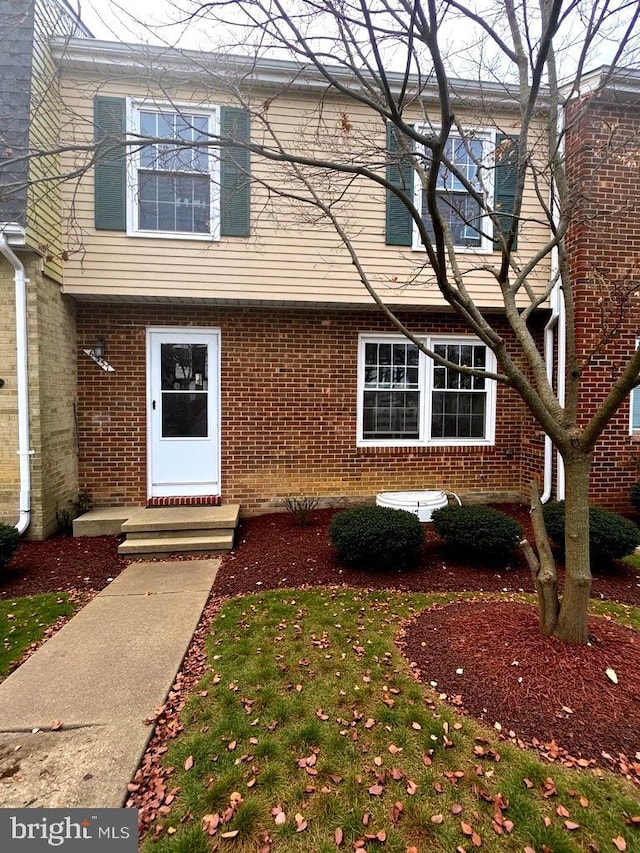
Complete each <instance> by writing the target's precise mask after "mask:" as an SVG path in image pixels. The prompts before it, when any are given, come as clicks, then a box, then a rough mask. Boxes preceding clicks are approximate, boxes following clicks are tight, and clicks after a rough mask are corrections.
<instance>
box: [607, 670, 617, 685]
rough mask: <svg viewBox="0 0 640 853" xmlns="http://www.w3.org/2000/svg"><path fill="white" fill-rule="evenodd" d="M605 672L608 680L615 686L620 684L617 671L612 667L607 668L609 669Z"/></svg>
mask: <svg viewBox="0 0 640 853" xmlns="http://www.w3.org/2000/svg"><path fill="white" fill-rule="evenodd" d="M604 672H605V675H606V676H607V678H608V679H609V681H611V682H612V683H613V684H617V683H618V674H617V672H616V671H615V669H612V668H611V667H607V669H605V671H604Z"/></svg>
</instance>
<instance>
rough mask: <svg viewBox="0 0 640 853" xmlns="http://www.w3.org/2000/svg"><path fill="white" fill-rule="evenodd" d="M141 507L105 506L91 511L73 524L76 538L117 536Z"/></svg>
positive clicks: (80, 516) (79, 517)
mask: <svg viewBox="0 0 640 853" xmlns="http://www.w3.org/2000/svg"><path fill="white" fill-rule="evenodd" d="M141 509H142V507H139V506H103V507H97V508H96V509H92V510H89V512H85V513H83V514H82V515H79V516H78V518H76V519H74V522H73V535H74V536H117V535H118V534H119V533H120V528H121V527H122V525H123V524H124V523H125V521H126V520H127V519H128V518H129V517H130V516H131V515H133V514H134V513H136V512H139V511H140V510H141Z"/></svg>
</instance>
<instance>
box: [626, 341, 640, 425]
mask: <svg viewBox="0 0 640 853" xmlns="http://www.w3.org/2000/svg"><path fill="white" fill-rule="evenodd" d="M638 347H640V337H638V338H636V349H638ZM636 394H640V385H638V386H637V387H636V388H632V389H631V393H630V394H629V435H640V426H637V427H634V426H633V398H634V396H635V395H636Z"/></svg>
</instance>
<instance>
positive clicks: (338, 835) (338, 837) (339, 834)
mask: <svg viewBox="0 0 640 853" xmlns="http://www.w3.org/2000/svg"><path fill="white" fill-rule="evenodd" d="M333 838H334V841H335V842H336V847H340V846H341V845H342V842H343V841H344V832H343V830H342V829H341V827H338V828H337V829H336V831H335V832H334V833H333Z"/></svg>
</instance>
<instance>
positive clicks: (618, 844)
mask: <svg viewBox="0 0 640 853" xmlns="http://www.w3.org/2000/svg"><path fill="white" fill-rule="evenodd" d="M611 840H612V841H613V843H614V845H615V848H616V850H620V851H623V850H626V849H627V842H626V841H625V840H624V838H623V837H622V836H621V835H618V837H617V838H612V839H611Z"/></svg>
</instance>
